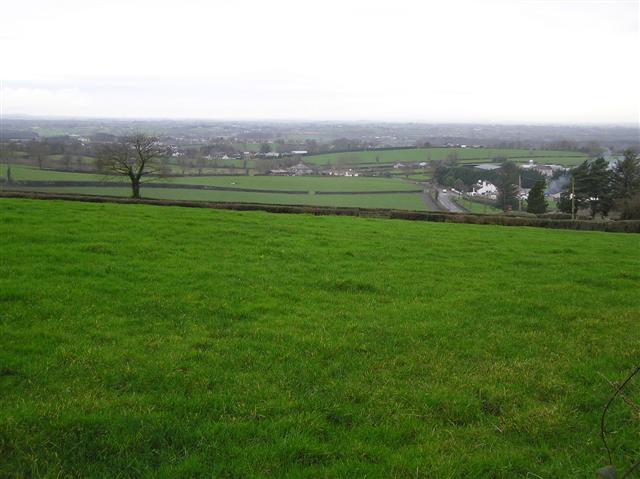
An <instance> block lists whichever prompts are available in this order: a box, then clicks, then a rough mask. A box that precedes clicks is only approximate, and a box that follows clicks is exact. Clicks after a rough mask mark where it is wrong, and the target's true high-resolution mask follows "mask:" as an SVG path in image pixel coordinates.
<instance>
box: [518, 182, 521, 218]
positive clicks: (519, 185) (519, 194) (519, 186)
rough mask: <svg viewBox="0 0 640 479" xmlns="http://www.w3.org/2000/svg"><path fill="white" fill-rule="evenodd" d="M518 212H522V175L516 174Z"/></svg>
mask: <svg viewBox="0 0 640 479" xmlns="http://www.w3.org/2000/svg"><path fill="white" fill-rule="evenodd" d="M518 211H522V175H520V173H518Z"/></svg>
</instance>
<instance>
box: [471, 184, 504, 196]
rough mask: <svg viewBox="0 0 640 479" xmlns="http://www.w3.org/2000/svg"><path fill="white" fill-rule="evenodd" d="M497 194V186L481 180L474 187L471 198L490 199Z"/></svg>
mask: <svg viewBox="0 0 640 479" xmlns="http://www.w3.org/2000/svg"><path fill="white" fill-rule="evenodd" d="M497 193H498V188H496V185H494V184H493V183H490V182H488V181H484V180H479V181H478V182H477V183H476V184H475V185H473V190H472V191H471V196H488V197H489V198H494V197H495V196H496V194H497Z"/></svg>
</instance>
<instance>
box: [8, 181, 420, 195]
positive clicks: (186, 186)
mask: <svg viewBox="0 0 640 479" xmlns="http://www.w3.org/2000/svg"><path fill="white" fill-rule="evenodd" d="M0 184H2V185H5V186H17V187H34V188H46V187H52V188H53V187H61V188H67V187H69V188H73V187H106V188H113V187H116V188H131V183H129V182H128V181H76V180H52V181H48V180H17V181H12V182H11V183H10V184H7V183H6V182H1V181H0ZM142 188H166V189H176V190H209V191H234V192H237V193H266V194H285V195H308V194H309V193H310V192H311V191H313V192H314V193H315V194H316V195H385V194H401V193H422V190H421V189H414V190H371V191H369V190H363V191H314V190H273V189H259V188H235V187H233V186H218V185H198V184H191V183H150V182H149V183H143V184H142Z"/></svg>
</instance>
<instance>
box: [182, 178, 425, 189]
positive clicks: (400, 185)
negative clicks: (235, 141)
mask: <svg viewBox="0 0 640 479" xmlns="http://www.w3.org/2000/svg"><path fill="white" fill-rule="evenodd" d="M171 183H184V184H191V185H214V186H226V187H230V188H251V189H263V190H295V191H298V190H300V191H396V190H416V189H420V187H417V186H416V185H415V184H414V183H411V182H407V181H403V180H401V179H395V178H371V177H369V178H367V177H344V176H341V177H332V176H323V177H319V176H209V177H198V176H189V177H183V178H172V179H171Z"/></svg>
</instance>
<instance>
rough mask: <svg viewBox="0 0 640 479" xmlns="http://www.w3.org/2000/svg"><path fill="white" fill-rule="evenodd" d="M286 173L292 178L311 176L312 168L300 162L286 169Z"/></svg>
mask: <svg viewBox="0 0 640 479" xmlns="http://www.w3.org/2000/svg"><path fill="white" fill-rule="evenodd" d="M287 171H288V172H289V174H290V175H293V176H303V175H312V174H313V168H311V167H310V166H308V165H305V164H304V163H302V162H300V163H298V164H297V165H295V166H292V167H291V168H287Z"/></svg>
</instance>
